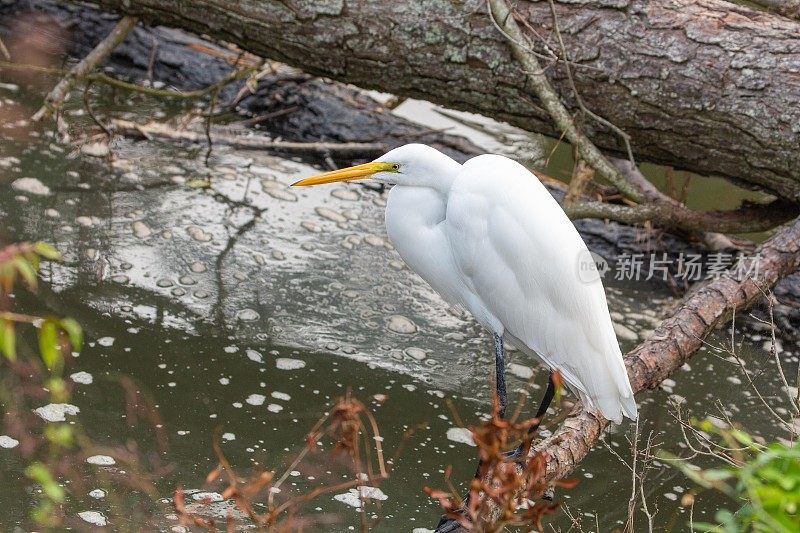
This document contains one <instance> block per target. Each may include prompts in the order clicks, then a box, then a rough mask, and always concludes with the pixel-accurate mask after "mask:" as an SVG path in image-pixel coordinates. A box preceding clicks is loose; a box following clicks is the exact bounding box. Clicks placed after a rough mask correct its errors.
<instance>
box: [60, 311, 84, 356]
mask: <svg viewBox="0 0 800 533" xmlns="http://www.w3.org/2000/svg"><path fill="white" fill-rule="evenodd" d="M59 326H61V329H63V330H64V332H65V333H66V334H67V337H69V343H70V344H71V345H72V349H73V350H75V351H76V352H80V351H81V347H83V329H82V328H81V325H80V324H78V321H77V320H75V319H74V318H62V319H61V322H59Z"/></svg>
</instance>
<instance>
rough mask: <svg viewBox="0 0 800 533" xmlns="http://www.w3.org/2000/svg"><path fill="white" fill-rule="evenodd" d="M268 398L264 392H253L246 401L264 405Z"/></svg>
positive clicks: (251, 403)
mask: <svg viewBox="0 0 800 533" xmlns="http://www.w3.org/2000/svg"><path fill="white" fill-rule="evenodd" d="M266 399H267V397H266V396H264V395H263V394H251V395H250V396H248V397H247V399H246V400H245V402H247V403H249V404H250V405H264V401H265V400H266Z"/></svg>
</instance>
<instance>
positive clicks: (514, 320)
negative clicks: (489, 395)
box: [444, 155, 636, 422]
mask: <svg viewBox="0 0 800 533" xmlns="http://www.w3.org/2000/svg"><path fill="white" fill-rule="evenodd" d="M444 223H445V224H446V225H447V226H446V231H445V233H446V234H447V237H448V239H449V241H450V246H451V249H452V253H453V256H454V262H455V264H456V266H457V268H458V270H459V273H460V274H461V275H462V276H463V278H464V283H465V284H466V285H467V287H468V289H469V291H468V292H469V294H468V295H467V297H466V299H467V300H468V301H467V305H468V306H469V307H470V311H472V312H473V314H475V316H476V318H477V319H478V320H479V321H480V322H482V323H483V324H484V325H486V326H488V327H491V328H492V329H495V330H496V331H504V332H507V333H508V334H510V335H509V337H510V338H512V339H517V340H518V341H521V342H522V343H523V344H524V346H520V347H519V348H521V349H526V348H527V349H529V350H533V351H534V352H535V353H536V354H537V355H538V356H539V358H541V359H542V360H543V361H544V362H545V364H547V365H548V366H550V367H551V368H556V369H558V370H559V371H560V372H561V374H562V376H563V378H564V380H565V381H566V383H567V384H568V385H569V386H570V388H572V389H573V390H574V391H575V392H576V393H577V394H578V395H579V396H580V397H581V399H583V400H584V401H585V402H588V403H589V404H591V405H593V406H595V407H597V408H599V409H600V410H601V412H602V413H603V415H604V416H605V417H606V418H608V419H610V420H614V421H617V422H619V421H621V419H622V415H623V413H624V414H626V415H627V416H629V417H631V418H635V417H636V404H635V402H634V400H633V393H632V391H631V387H630V383H629V381H628V376H627V372H626V370H625V365H624V363H623V361H622V355H621V353H620V349H619V344H618V343H617V339H616V336H615V334H614V329H613V327H612V324H611V318H610V316H609V313H608V304H607V303H606V297H605V293H604V291H603V286H602V283H601V282H600V279H599V276H594V277H593V278H592V277H590V278H589V279H588V280H587V281H582V279H581V277H584V278H586V277H587V276H580V275H579V268H580V265H581V262H582V261H583V263H584V264H586V261H587V256H588V250H587V248H586V245H585V244H584V242H583V239H581V237H580V235H579V234H578V232H577V230H576V229H575V227H574V226H573V225H572V222H571V221H570V220H569V219H568V218H567V216H566V215H565V214H564V212H563V211H562V209H561V207H560V206H559V205H558V203H557V202H556V201H555V200H554V199H553V197H552V196H551V195H550V194H549V193H548V192H547V190H546V189H545V188H544V186H543V185H542V184H541V183H540V182H539V180H538V179H537V178H536V177H535V176H534V175H532V174H531V173H530V172H529V171H528V170H527V169H525V168H524V167H523V166H521V165H519V164H518V163H516V162H514V161H512V160H510V159H507V158H505V157H502V156H496V155H484V156H479V157H476V158H474V159H471V160H470V161H468V162H467V163H465V164H464V166H463V168H462V170H461V172H460V174H459V175H458V177H457V178H456V180H455V182H454V183H453V187H452V188H451V191H450V195H449V198H448V203H447V216H446V219H445V222H444Z"/></svg>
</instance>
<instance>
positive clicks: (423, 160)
mask: <svg viewBox="0 0 800 533" xmlns="http://www.w3.org/2000/svg"><path fill="white" fill-rule="evenodd" d="M460 167H461V165H459V164H458V163H457V162H456V161H454V160H453V159H451V158H450V157H448V156H446V155H445V154H443V153H442V152H440V151H438V150H436V149H435V148H431V147H430V146H426V145H424V144H406V145H403V146H399V147H397V148H395V149H394V150H391V151H389V152H386V153H385V154H384V155H382V156H381V157H379V158H378V159H376V160H375V161H373V162H372V163H365V164H363V165H356V166H354V167H347V168H342V169H339V170H334V171H332V172H326V173H324V174H318V175H316V176H311V177H310V178H305V179H302V180H300V181H298V182H296V183H293V184H292V185H293V186H298V187H302V186H306V185H320V184H323V183H334V182H337V181H354V180H360V179H365V178H372V179H374V180H376V181H379V182H381V183H396V184H398V185H415V186H436V185H438V184H439V183H442V184H444V183H445V182H446V185H447V187H449V180H448V178H449V177H450V176H451V175H452V174H454V173H455V172H457V171H458V169H459V168H460Z"/></svg>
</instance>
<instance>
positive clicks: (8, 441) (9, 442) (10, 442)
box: [0, 435, 19, 449]
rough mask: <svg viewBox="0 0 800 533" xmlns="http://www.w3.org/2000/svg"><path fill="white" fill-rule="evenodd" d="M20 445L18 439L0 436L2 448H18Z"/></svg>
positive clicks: (0, 446)
mask: <svg viewBox="0 0 800 533" xmlns="http://www.w3.org/2000/svg"><path fill="white" fill-rule="evenodd" d="M18 445H19V441H18V440H17V439H12V438H11V437H9V436H8V435H0V448H7V449H10V448H16V447H17V446H18Z"/></svg>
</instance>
